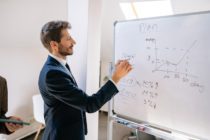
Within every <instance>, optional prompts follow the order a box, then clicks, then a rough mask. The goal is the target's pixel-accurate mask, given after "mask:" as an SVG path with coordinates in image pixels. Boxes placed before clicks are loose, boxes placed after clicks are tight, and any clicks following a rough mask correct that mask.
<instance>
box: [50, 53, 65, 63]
mask: <svg viewBox="0 0 210 140" xmlns="http://www.w3.org/2000/svg"><path fill="white" fill-rule="evenodd" d="M49 55H50V56H51V57H52V58H54V59H56V60H57V61H58V62H59V63H61V65H63V66H65V65H66V63H67V61H66V60H64V59H62V58H59V57H57V56H55V55H53V54H51V53H50V54H49Z"/></svg>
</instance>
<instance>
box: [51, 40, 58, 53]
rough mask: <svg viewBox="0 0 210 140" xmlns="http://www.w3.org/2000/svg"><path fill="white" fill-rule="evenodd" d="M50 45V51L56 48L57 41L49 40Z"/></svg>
mask: <svg viewBox="0 0 210 140" xmlns="http://www.w3.org/2000/svg"><path fill="white" fill-rule="evenodd" d="M50 47H51V49H52V51H54V50H58V43H57V42H56V41H50Z"/></svg>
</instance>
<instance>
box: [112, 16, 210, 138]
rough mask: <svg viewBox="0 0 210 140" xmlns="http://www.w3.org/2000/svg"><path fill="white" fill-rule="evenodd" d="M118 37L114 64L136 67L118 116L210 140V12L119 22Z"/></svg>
mask: <svg viewBox="0 0 210 140" xmlns="http://www.w3.org/2000/svg"><path fill="white" fill-rule="evenodd" d="M114 31H115V36H114V37H115V38H114V46H115V53H114V56H115V57H114V58H115V62H116V61H117V60H119V59H128V60H129V61H130V63H131V64H132V65H133V70H132V72H130V73H129V74H128V75H127V76H126V77H125V78H124V79H123V80H122V81H120V83H119V90H120V93H119V94H118V95H117V96H115V98H114V111H115V113H116V114H119V115H122V116H125V117H128V118H131V119H134V120H139V121H144V122H148V123H150V124H153V125H156V126H159V127H162V128H166V129H169V130H175V131H179V132H183V133H185V134H189V135H192V136H196V137H199V138H204V139H210V12H201V13H193V14H185V15H177V16H167V17H159V18H148V19H140V20H132V21H120V22H116V24H115V28H114Z"/></svg>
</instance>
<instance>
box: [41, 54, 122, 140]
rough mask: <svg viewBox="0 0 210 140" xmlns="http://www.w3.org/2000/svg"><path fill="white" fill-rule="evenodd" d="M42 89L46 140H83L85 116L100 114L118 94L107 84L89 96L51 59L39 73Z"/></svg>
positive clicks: (112, 86) (114, 88)
mask: <svg viewBox="0 0 210 140" xmlns="http://www.w3.org/2000/svg"><path fill="white" fill-rule="evenodd" d="M39 89H40V92H41V95H42V97H43V100H44V118H45V123H46V127H45V131H44V135H43V138H42V139H43V140H84V139H85V138H84V136H85V134H86V133H87V124H86V118H85V112H88V113H92V112H95V111H97V110H99V109H100V108H101V107H102V106H103V105H104V104H105V103H106V102H107V101H109V100H110V99H111V98H112V97H113V95H115V94H116V93H117V92H118V90H117V88H116V86H115V85H114V84H113V83H112V82H111V81H108V82H107V83H106V84H105V85H104V86H103V87H102V88H100V89H99V91H98V92H97V93H96V94H93V95H92V96H88V95H87V94H86V93H85V92H84V91H82V90H81V89H79V88H78V87H77V84H76V83H75V82H74V80H73V78H72V77H71V76H70V74H69V73H68V71H67V70H66V69H65V67H64V66H62V65H61V64H60V63H59V62H58V61H57V60H56V59H54V58H52V57H51V56H48V59H47V61H46V62H45V64H44V66H43V68H42V70H41V72H40V76H39Z"/></svg>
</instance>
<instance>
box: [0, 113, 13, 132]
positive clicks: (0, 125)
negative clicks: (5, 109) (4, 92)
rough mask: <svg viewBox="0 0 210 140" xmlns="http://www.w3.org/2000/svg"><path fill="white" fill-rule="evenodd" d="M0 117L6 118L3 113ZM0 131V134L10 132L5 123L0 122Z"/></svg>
mask: <svg viewBox="0 0 210 140" xmlns="http://www.w3.org/2000/svg"><path fill="white" fill-rule="evenodd" d="M0 118H3V119H6V117H5V115H2V116H0ZM0 133H2V134H7V135H8V134H11V133H12V132H10V131H9V130H8V129H7V127H6V126H5V123H0Z"/></svg>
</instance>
